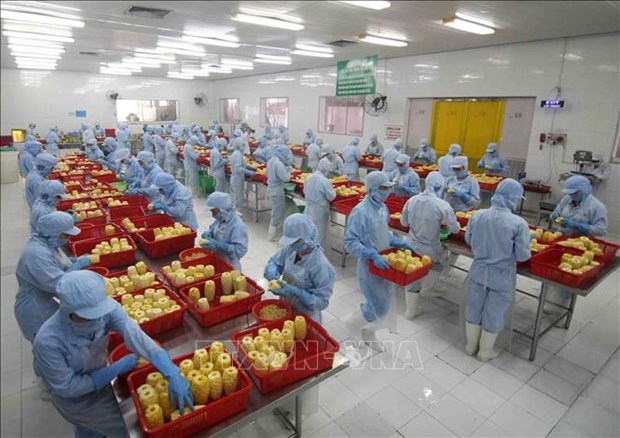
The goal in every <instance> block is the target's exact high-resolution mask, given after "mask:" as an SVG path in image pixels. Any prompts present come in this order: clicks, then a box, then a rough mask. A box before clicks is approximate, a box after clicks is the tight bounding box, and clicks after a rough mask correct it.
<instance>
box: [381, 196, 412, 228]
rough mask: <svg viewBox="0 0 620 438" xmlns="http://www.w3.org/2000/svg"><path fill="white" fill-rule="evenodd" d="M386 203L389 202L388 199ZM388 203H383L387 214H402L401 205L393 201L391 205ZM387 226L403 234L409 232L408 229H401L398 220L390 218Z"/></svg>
mask: <svg viewBox="0 0 620 438" xmlns="http://www.w3.org/2000/svg"><path fill="white" fill-rule="evenodd" d="M388 201H389V198H388ZM388 201H386V202H385V206H386V207H387V208H388V213H389V214H390V215H392V214H394V213H402V211H403V207H404V204H402V205H401V203H400V202H398V201H395V202H393V203H392V202H388ZM388 225H389V226H390V227H391V228H394V229H396V230H400V231H403V232H405V233H408V232H409V227H403V226H402V225H401V223H400V219H392V218H391V217H390V218H389V221H388Z"/></svg>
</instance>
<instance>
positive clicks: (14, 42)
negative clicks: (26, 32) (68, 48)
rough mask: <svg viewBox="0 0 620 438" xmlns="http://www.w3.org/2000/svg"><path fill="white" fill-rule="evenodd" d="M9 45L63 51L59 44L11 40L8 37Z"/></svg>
mask: <svg viewBox="0 0 620 438" xmlns="http://www.w3.org/2000/svg"><path fill="white" fill-rule="evenodd" d="M8 41H9V44H11V45H13V46H31V47H50V48H53V49H64V48H65V46H63V45H62V44H61V43H52V42H49V43H48V42H47V41H39V40H29V39H27V38H13V37H9V39H8Z"/></svg>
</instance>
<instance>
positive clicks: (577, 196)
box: [568, 190, 583, 202]
mask: <svg viewBox="0 0 620 438" xmlns="http://www.w3.org/2000/svg"><path fill="white" fill-rule="evenodd" d="M568 196H570V199H571V201H573V202H581V201H583V192H582V191H581V190H578V191H576V192H575V193H571V194H570V195H568Z"/></svg>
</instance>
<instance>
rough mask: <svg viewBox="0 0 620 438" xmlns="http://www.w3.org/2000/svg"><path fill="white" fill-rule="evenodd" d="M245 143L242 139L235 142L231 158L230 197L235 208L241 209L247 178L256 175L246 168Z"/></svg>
mask: <svg viewBox="0 0 620 438" xmlns="http://www.w3.org/2000/svg"><path fill="white" fill-rule="evenodd" d="M244 145H245V144H244V142H243V139H242V138H236V139H235V141H234V142H233V147H234V149H235V151H234V152H233V153H232V156H231V157H230V167H231V175H230V195H231V197H232V202H233V205H234V206H235V208H239V207H241V202H242V201H243V192H244V189H245V177H246V176H252V175H254V172H253V171H252V170H249V169H246V168H245V160H244V158H243V154H242V152H241V151H243V148H244Z"/></svg>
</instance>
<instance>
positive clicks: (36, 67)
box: [17, 65, 56, 70]
mask: <svg viewBox="0 0 620 438" xmlns="http://www.w3.org/2000/svg"><path fill="white" fill-rule="evenodd" d="M17 68H21V69H24V70H56V67H52V66H47V65H18V66H17Z"/></svg>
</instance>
